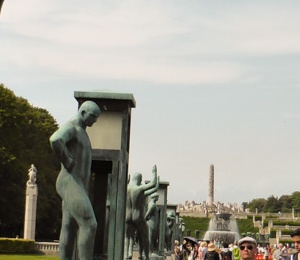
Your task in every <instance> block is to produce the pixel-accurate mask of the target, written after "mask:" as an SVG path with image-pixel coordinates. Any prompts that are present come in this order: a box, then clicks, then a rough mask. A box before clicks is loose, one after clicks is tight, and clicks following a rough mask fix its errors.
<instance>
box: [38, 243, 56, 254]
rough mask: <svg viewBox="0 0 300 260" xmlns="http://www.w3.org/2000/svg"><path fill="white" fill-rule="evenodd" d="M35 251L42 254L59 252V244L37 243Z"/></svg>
mask: <svg viewBox="0 0 300 260" xmlns="http://www.w3.org/2000/svg"><path fill="white" fill-rule="evenodd" d="M35 249H36V250H37V251H42V252H53V253H56V252H58V251H59V243H56V242H35Z"/></svg>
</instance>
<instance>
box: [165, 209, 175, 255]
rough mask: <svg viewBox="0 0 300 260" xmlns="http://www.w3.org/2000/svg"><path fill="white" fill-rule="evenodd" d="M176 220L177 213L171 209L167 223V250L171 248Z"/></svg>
mask: <svg viewBox="0 0 300 260" xmlns="http://www.w3.org/2000/svg"><path fill="white" fill-rule="evenodd" d="M174 222H175V214H174V212H173V211H169V212H168V213H167V223H166V248H167V250H171V244H172V236H173V226H174Z"/></svg>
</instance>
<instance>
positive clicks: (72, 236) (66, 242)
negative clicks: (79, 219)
mask: <svg viewBox="0 0 300 260" xmlns="http://www.w3.org/2000/svg"><path fill="white" fill-rule="evenodd" d="M62 212H63V216H62V226H61V230H60V237H59V255H60V259H61V260H72V259H73V252H74V247H75V241H76V235H77V229H78V226H77V224H76V222H75V220H74V218H72V216H71V214H70V212H69V211H68V209H67V207H66V205H65V203H64V202H62Z"/></svg>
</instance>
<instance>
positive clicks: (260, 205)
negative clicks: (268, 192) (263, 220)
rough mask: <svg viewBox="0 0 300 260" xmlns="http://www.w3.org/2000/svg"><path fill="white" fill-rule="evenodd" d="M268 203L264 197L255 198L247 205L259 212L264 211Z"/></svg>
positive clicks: (253, 210)
mask: <svg viewBox="0 0 300 260" xmlns="http://www.w3.org/2000/svg"><path fill="white" fill-rule="evenodd" d="M266 203H267V200H266V199H263V198H259V199H253V200H252V201H250V202H249V203H248V205H247V207H248V208H249V209H250V211H251V212H256V209H257V211H258V213H260V212H262V211H263V209H264V207H265V205H266Z"/></svg>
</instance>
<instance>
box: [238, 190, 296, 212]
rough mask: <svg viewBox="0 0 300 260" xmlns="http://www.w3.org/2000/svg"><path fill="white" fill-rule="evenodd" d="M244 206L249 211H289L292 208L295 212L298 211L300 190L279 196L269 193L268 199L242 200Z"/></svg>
mask: <svg viewBox="0 0 300 260" xmlns="http://www.w3.org/2000/svg"><path fill="white" fill-rule="evenodd" d="M243 206H244V208H248V209H249V210H250V211H251V212H255V211H256V209H257V211H258V213H261V212H269V213H278V212H281V213H290V212H291V210H292V208H294V210H295V212H300V191H295V192H293V193H292V194H291V195H282V196H281V197H280V198H278V197H274V196H273V195H271V196H270V197H268V199H263V198H259V199H253V200H252V201H250V202H248V203H247V202H243Z"/></svg>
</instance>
